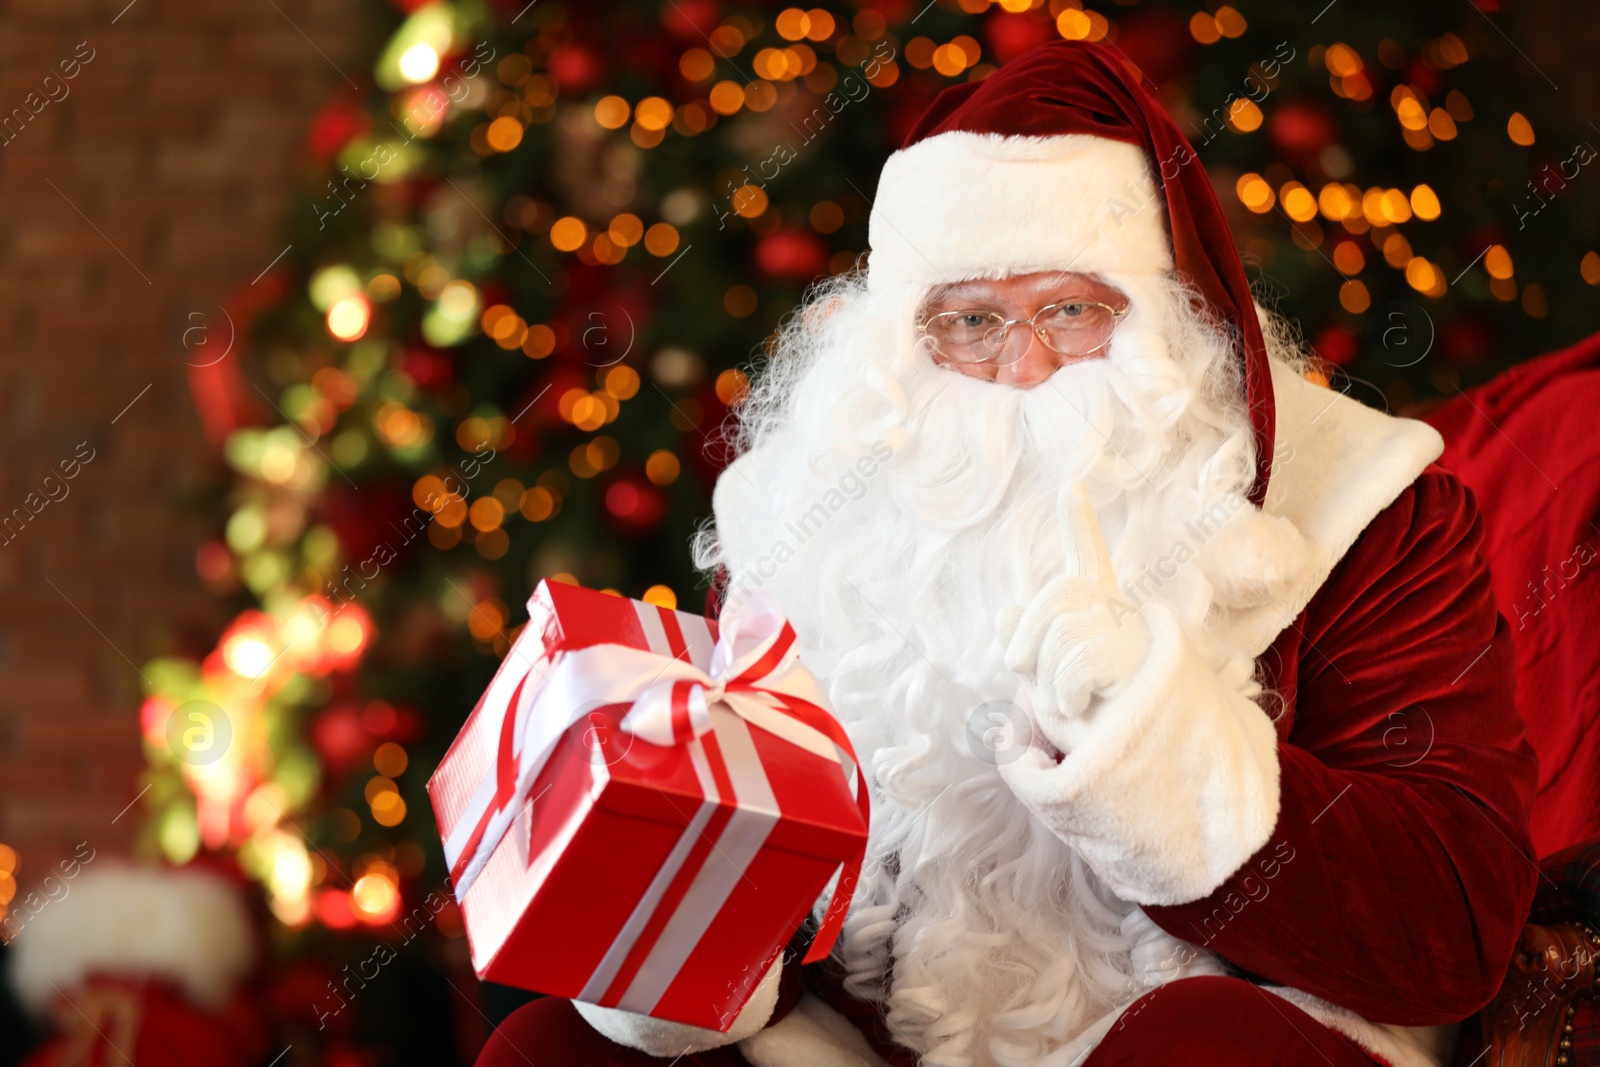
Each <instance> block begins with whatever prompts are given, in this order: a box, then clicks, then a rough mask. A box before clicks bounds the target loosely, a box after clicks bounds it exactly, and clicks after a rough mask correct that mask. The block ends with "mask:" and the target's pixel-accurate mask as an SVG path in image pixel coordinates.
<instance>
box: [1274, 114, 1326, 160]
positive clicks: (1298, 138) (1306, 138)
mask: <svg viewBox="0 0 1600 1067" xmlns="http://www.w3.org/2000/svg"><path fill="white" fill-rule="evenodd" d="M1338 132H1339V131H1338V129H1337V127H1336V126H1335V125H1334V121H1333V117H1332V116H1331V115H1329V114H1328V112H1327V111H1326V110H1324V109H1323V108H1321V107H1318V106H1317V105H1315V104H1309V103H1306V102H1304V101H1298V100H1296V101H1290V102H1289V103H1287V104H1284V105H1282V106H1281V107H1278V108H1275V109H1274V110H1273V111H1272V113H1271V114H1270V115H1269V116H1268V117H1267V138H1268V139H1269V140H1270V141H1271V142H1272V144H1273V146H1274V147H1276V148H1277V149H1278V151H1279V152H1281V153H1283V154H1284V155H1286V156H1288V157H1290V158H1291V159H1292V160H1294V161H1301V160H1305V159H1308V158H1310V157H1311V156H1314V155H1316V154H1317V153H1318V152H1321V151H1322V150H1323V149H1324V148H1326V147H1328V146H1329V145H1330V144H1332V143H1333V139H1334V138H1335V137H1336V136H1338Z"/></svg>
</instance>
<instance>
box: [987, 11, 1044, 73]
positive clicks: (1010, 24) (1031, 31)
mask: <svg viewBox="0 0 1600 1067" xmlns="http://www.w3.org/2000/svg"><path fill="white" fill-rule="evenodd" d="M1054 34H1055V28H1054V27H1052V26H1051V25H1050V23H1049V22H1047V21H1045V20H1044V19H1042V18H1039V17H1038V16H1036V15H1033V14H1031V13H1029V14H1010V13H1008V12H1005V11H1003V10H998V9H997V10H995V11H992V12H990V14H989V17H988V18H987V19H985V20H984V24H983V37H984V40H985V41H986V42H988V45H989V47H988V53H989V55H990V56H992V57H993V58H994V61H995V62H996V63H1009V62H1010V61H1011V60H1013V59H1015V58H1017V57H1018V56H1020V55H1021V54H1022V53H1024V52H1026V51H1027V50H1028V49H1030V48H1032V47H1033V46H1034V45H1036V44H1043V43H1044V42H1045V41H1048V40H1049V39H1050V38H1051V37H1052V36H1054Z"/></svg>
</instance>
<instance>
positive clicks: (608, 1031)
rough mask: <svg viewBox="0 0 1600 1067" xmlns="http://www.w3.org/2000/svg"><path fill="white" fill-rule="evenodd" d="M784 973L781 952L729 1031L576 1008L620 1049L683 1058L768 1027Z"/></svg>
mask: <svg viewBox="0 0 1600 1067" xmlns="http://www.w3.org/2000/svg"><path fill="white" fill-rule="evenodd" d="M782 973H783V953H781V952H780V953H778V955H777V957H776V958H775V959H774V960H773V961H772V966H770V967H768V968H767V973H766V974H764V975H762V976H761V982H760V983H759V984H758V985H757V986H756V991H755V992H754V993H753V994H751V996H750V999H749V1000H748V1001H746V1002H745V1006H744V1007H743V1008H741V1009H739V1014H738V1015H737V1016H736V1017H735V1018H734V1020H733V1025H732V1026H730V1027H728V1029H727V1030H726V1031H721V1030H711V1029H708V1028H706V1027H701V1026H689V1025H688V1024H686V1023H675V1022H670V1021H668V1020H666V1019H653V1018H651V1017H650V1016H648V1015H639V1014H637V1013H635V1012H631V1011H622V1010H620V1009H618V1008H603V1007H601V1006H600V1005H598V1004H585V1003H584V1002H583V1001H581V1000H575V1001H573V1002H572V1006H573V1007H574V1008H577V1009H578V1014H579V1015H582V1016H583V1017H584V1019H585V1020H587V1021H588V1023H589V1025H590V1026H592V1027H594V1028H595V1029H596V1030H597V1031H599V1032H600V1034H601V1035H602V1036H604V1037H606V1038H609V1039H610V1040H612V1041H615V1042H616V1043H617V1044H619V1045H626V1046H627V1047H628V1048H633V1049H638V1050H639V1051H640V1052H643V1053H645V1054H647V1055H650V1056H682V1055H685V1054H687V1053H695V1052H705V1051H706V1050H708V1049H714V1048H721V1047H722V1046H724V1045H731V1044H733V1043H734V1042H736V1041H743V1040H744V1039H745V1038H747V1037H750V1036H751V1035H753V1034H755V1033H756V1032H757V1031H759V1030H760V1029H761V1028H762V1027H764V1026H766V1025H767V1020H769V1019H771V1018H772V1011H773V1009H774V1008H775V1007H777V1004H778V979H779V976H780V975H781V974H782Z"/></svg>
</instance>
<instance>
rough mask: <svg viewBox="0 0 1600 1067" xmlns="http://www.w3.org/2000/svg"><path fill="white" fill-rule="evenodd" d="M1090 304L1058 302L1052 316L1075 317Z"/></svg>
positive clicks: (1083, 311) (1090, 305)
mask: <svg viewBox="0 0 1600 1067" xmlns="http://www.w3.org/2000/svg"><path fill="white" fill-rule="evenodd" d="M1093 306H1094V305H1092V304H1058V305H1056V309H1055V313H1054V317H1055V318H1058V319H1075V318H1078V317H1079V316H1080V315H1083V314H1084V313H1085V312H1087V311H1088V310H1089V309H1090V308H1091V307H1093Z"/></svg>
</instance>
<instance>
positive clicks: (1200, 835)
mask: <svg viewBox="0 0 1600 1067" xmlns="http://www.w3.org/2000/svg"><path fill="white" fill-rule="evenodd" d="M1060 507H1061V519H1062V534H1063V537H1064V538H1065V539H1067V540H1068V541H1069V542H1071V543H1069V544H1068V546H1067V552H1068V557H1067V558H1068V563H1067V574H1066V576H1065V577H1064V578H1062V579H1058V580H1057V581H1056V582H1052V583H1051V584H1050V585H1048V586H1046V588H1045V589H1044V590H1042V591H1041V592H1040V594H1039V596H1038V597H1036V598H1035V599H1034V601H1033V603H1031V604H1029V606H1028V608H1027V609H1026V610H1025V611H1022V612H1020V613H1019V612H1015V610H1014V609H1013V611H1012V612H1011V613H1009V618H1008V617H1002V619H1001V620H1000V623H999V624H1000V629H1001V633H1002V635H1003V636H1006V637H1008V638H1009V641H1008V647H1007V650H1006V660H1007V665H1008V666H1010V667H1011V668H1012V669H1013V670H1016V671H1017V672H1018V673H1020V674H1022V675H1023V676H1024V677H1025V678H1027V679H1029V681H1030V682H1031V683H1032V684H1031V687H1030V688H1029V693H1030V694H1031V696H1032V703H1033V712H1034V719H1035V723H1036V724H1037V726H1038V728H1039V731H1040V732H1041V733H1042V734H1043V735H1044V737H1045V738H1046V739H1047V740H1048V741H1049V742H1051V744H1053V745H1054V746H1055V747H1056V749H1057V750H1058V751H1059V752H1060V753H1061V757H1060V760H1059V762H1058V761H1057V759H1056V756H1055V754H1053V753H1051V752H1049V751H1047V750H1046V749H1045V748H1043V747H1029V748H1028V749H1026V750H1024V751H1023V752H1021V753H1020V754H1018V755H1017V756H1016V757H1015V758H1013V759H1010V760H1007V761H1001V762H1000V772H1001V775H1002V777H1003V778H1004V779H1005V781H1006V784H1007V785H1009V786H1010V787H1011V789H1012V791H1013V792H1014V793H1016V795H1017V797H1018V798H1019V799H1021V800H1022V802H1023V803H1024V804H1025V805H1026V806H1027V807H1028V808H1029V810H1030V811H1032V812H1033V814H1034V815H1035V817H1036V818H1038V819H1039V820H1040V821H1041V822H1042V823H1044V824H1045V825H1046V826H1047V827H1049V828H1050V830H1051V831H1053V832H1054V833H1055V834H1056V835H1057V836H1058V837H1060V838H1062V839H1063V840H1065V841H1066V842H1067V843H1068V844H1070V845H1072V846H1073V848H1075V849H1076V850H1077V851H1078V853H1079V854H1080V855H1082V856H1083V858H1084V860H1085V861H1086V862H1087V863H1088V864H1089V865H1090V866H1091V867H1093V868H1094V870H1095V872H1096V873H1097V874H1099V875H1100V877H1101V878H1102V879H1104V880H1105V881H1106V883H1107V884H1108V886H1109V887H1110V888H1111V889H1112V890H1113V891H1114V892H1116V893H1117V895H1118V896H1120V897H1122V898H1123V899H1124V900H1129V901H1132V902H1134V903H1136V904H1143V905H1154V904H1181V903H1186V902H1188V901H1191V900H1198V899H1200V898H1202V897H1204V896H1206V895H1207V894H1208V893H1210V892H1211V891H1212V890H1214V889H1216V888H1217V886H1219V885H1220V884H1222V882H1223V881H1224V880H1225V879H1226V878H1227V877H1228V876H1229V875H1231V874H1232V873H1233V872H1234V871H1236V870H1238V869H1239V867H1240V866H1242V865H1243V864H1244V862H1245V861H1246V860H1247V859H1249V858H1250V856H1251V855H1253V854H1254V853H1255V852H1256V850H1257V849H1259V848H1260V847H1261V846H1262V845H1264V844H1265V843H1266V841H1267V838H1268V837H1269V836H1270V835H1271V833H1272V829H1273V827H1274V826H1276V825H1277V818H1278V800H1279V792H1278V750H1277V742H1278V737H1277V731H1276V729H1275V727H1274V726H1273V723H1272V720H1271V719H1269V718H1268V717H1267V714H1266V712H1264V711H1263V710H1262V709H1261V707H1260V706H1259V705H1258V704H1256V702H1255V700H1254V697H1255V695H1256V693H1257V691H1258V688H1259V687H1258V686H1257V685H1256V683H1255V682H1254V680H1253V678H1252V677H1251V675H1250V672H1249V669H1248V666H1249V665H1248V664H1241V666H1240V669H1239V670H1237V671H1233V672H1231V673H1230V674H1229V676H1228V677H1226V678H1224V677H1221V676H1219V675H1218V673H1217V672H1216V671H1215V670H1213V669H1212V668H1211V667H1210V666H1209V665H1208V664H1207V663H1206V662H1205V660H1204V659H1203V658H1202V657H1201V655H1200V653H1199V651H1198V650H1197V649H1196V648H1195V647H1194V645H1193V642H1191V641H1190V640H1189V638H1188V636H1187V635H1186V634H1185V633H1184V632H1183V628H1182V626H1181V625H1179V622H1178V619H1177V617H1176V616H1175V615H1174V614H1173V613H1172V611H1171V610H1170V609H1168V608H1167V607H1166V605H1164V604H1161V603H1150V604H1146V605H1144V607H1142V608H1141V609H1139V610H1137V611H1133V612H1132V614H1131V616H1124V615H1123V614H1122V612H1121V610H1120V609H1119V608H1118V607H1117V605H1119V604H1123V605H1125V604H1126V602H1125V601H1122V599H1121V595H1120V592H1119V591H1117V590H1116V589H1115V587H1114V586H1113V585H1112V584H1111V582H1112V579H1111V577H1110V576H1111V574H1112V569H1111V559H1110V555H1109V553H1108V552H1107V551H1106V547H1105V541H1104V538H1103V537H1102V536H1101V533H1100V529H1099V524H1098V523H1097V522H1096V520H1095V518H1094V512H1093V510H1092V508H1091V507H1090V505H1089V502H1088V498H1087V496H1086V494H1084V492H1083V490H1082V487H1081V486H1078V485H1069V486H1068V487H1067V489H1066V490H1065V491H1063V493H1062V497H1061V503H1060ZM1093 597H1100V598H1112V599H1111V600H1110V601H1109V604H1110V607H1108V606H1107V604H1108V601H1107V600H1105V599H1101V600H1100V601H1099V602H1098V603H1095V602H1093V601H1092V598H1093ZM1130 610H1131V608H1130Z"/></svg>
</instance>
